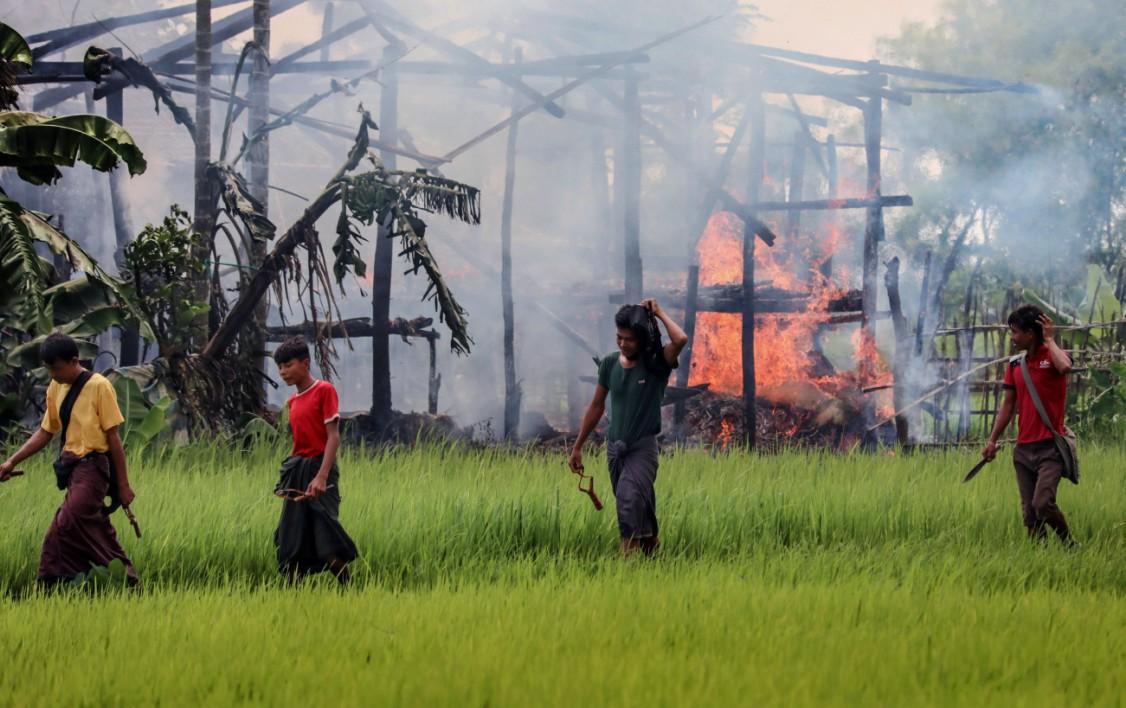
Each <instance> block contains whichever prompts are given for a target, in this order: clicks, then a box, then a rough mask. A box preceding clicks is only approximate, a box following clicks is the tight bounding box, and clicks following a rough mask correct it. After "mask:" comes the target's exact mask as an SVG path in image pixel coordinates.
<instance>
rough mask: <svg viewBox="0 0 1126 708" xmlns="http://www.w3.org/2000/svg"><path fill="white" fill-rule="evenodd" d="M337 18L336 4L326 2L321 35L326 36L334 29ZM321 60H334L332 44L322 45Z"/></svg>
mask: <svg viewBox="0 0 1126 708" xmlns="http://www.w3.org/2000/svg"><path fill="white" fill-rule="evenodd" d="M335 20H336V4H335V3H333V2H331V0H330V2H326V3H325V10H324V15H323V16H322V17H321V37H324V36H325V35H327V34H328V33H329V32H331V31H332V29H333V26H334V24H335ZM320 58H321V61H332V44H331V43H330V44H326V45H324V46H323V47H321V57H320Z"/></svg>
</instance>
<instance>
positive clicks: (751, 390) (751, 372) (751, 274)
mask: <svg viewBox="0 0 1126 708" xmlns="http://www.w3.org/2000/svg"><path fill="white" fill-rule="evenodd" d="M747 110H748V111H749V112H750V116H751V164H750V172H751V174H750V184H749V185H747V201H748V202H750V203H754V202H757V201H759V193H760V191H761V187H762V181H763V177H764V168H765V166H766V165H765V161H766V116H765V114H764V108H763V101H762V94H761V93H755V94H754V95H753V96H751V99H750V101H749V102H748V104H747ZM756 240H757V239H756V238H755V232H754V228H753V227H752V226H751V225H750V224H749V223H746V222H744V225H743V322H742V334H743V444H744V445H746V446H747V448H748V449H754V447H755V443H756V440H755V437H756V436H755V428H756V426H757V423H758V420H757V418H758V416H757V412H756V409H755V398H756V390H755V241H756Z"/></svg>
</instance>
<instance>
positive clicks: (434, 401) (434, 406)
mask: <svg viewBox="0 0 1126 708" xmlns="http://www.w3.org/2000/svg"><path fill="white" fill-rule="evenodd" d="M426 343H427V344H428V345H429V347H430V380H429V384H430V385H429V392H428V393H429V395H428V396H427V403H428V404H429V405H428V407H427V410H428V411H429V412H430V415H438V389H440V388H442V375H441V374H439V373H438V339H437V338H436V337H428V338H427V341H426Z"/></svg>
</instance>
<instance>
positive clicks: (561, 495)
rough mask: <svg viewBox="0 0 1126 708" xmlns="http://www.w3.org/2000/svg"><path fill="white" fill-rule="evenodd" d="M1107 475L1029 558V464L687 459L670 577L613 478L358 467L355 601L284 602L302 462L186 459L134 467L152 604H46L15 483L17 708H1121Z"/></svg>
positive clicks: (324, 583)
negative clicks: (1020, 487) (286, 498)
mask: <svg viewBox="0 0 1126 708" xmlns="http://www.w3.org/2000/svg"><path fill="white" fill-rule="evenodd" d="M1084 455H1085V456H1084V481H1083V484H1082V485H1081V486H1079V487H1073V486H1071V485H1069V484H1064V485H1063V486H1062V487H1061V489H1060V495H1059V501H1060V504H1061V506H1062V507H1063V509H1064V511H1065V512H1066V513H1067V514H1068V518H1069V521H1070V522H1071V524H1072V527H1073V529H1074V531H1075V533H1076V535H1077V536H1078V537H1079V538H1080V539H1081V540H1082V541H1083V547H1082V548H1081V549H1079V550H1077V551H1068V550H1065V549H1063V548H1062V547H1060V546H1059V544H1056V543H1054V542H1053V543H1048V544H1031V543H1029V542H1028V541H1027V540H1026V539H1025V538H1024V535H1023V529H1022V527H1021V525H1020V514H1019V505H1018V499H1017V491H1016V484H1015V481H1014V479H1013V472H1012V468H1011V464H1010V462H1009V460H1008V459H1007V457H1005V456H1002V458H1001V459H998V460H997V461H996V462H995V463H993V464H992V465H990V466H989V467H987V468H986V469H985V470H984V471H983V472H982V474H981V475H980V476H979V477H978V478H977V479H976V480H974V482H972V483H971V484H968V485H963V484H961V483H960V480H961V478H962V476H963V475H964V473H965V471H966V469H968V467H969V466H970V465H971V464H972V463H973V461H974V459H973V456H972V454H969V453H967V454H936V455H929V456H923V455H919V456H885V455H879V456H866V455H854V456H838V455H832V454H822V453H815V452H790V453H784V454H777V455H769V456H750V455H744V454H731V455H726V454H723V455H718V456H712V455H709V454H707V453H704V452H699V451H690V452H680V453H676V454H672V455H669V456H666V457H665V458H664V460H663V462H662V467H661V470H660V473H659V476H658V485H657V486H658V513H659V516H660V519H661V523H662V532H661V536H662V540H663V546H662V550H661V554H660V557H659V558H656V559H652V560H646V559H634V560H630V561H628V562H623V561H621V560H620V559H618V558H617V556H616V540H617V539H616V536H617V531H616V525H615V522H614V514H613V497H612V495H611V493H610V489H609V483H608V481H607V479H606V475H605V474H602V475H600V476H599V477H598V482H597V484H598V491H599V493H600V494H601V495H602V496H603V498H604V500H605V501H607V503H608V504H607V509H606V510H605V511H603V512H600V513H599V512H595V511H594V509H593V507H592V506H591V505H590V502H589V501H588V500H587V498H586V497H585V496H584V495H582V494H580V493H579V492H578V491H576V490H575V489H574V482H575V478H574V476H573V475H571V474H569V473H568V472H567V470H566V468H565V461H564V459H563V458H556V457H550V458H548V457H544V456H542V455H540V454H538V453H535V452H532V451H517V452H502V451H467V450H461V449H457V448H443V447H422V448H418V449H415V450H409V451H408V450H402V451H394V452H389V453H386V454H383V455H380V456H376V457H369V456H366V455H363V454H360V453H349V454H346V455H345V456H344V459H343V460H342V475H341V489H342V493H343V497H344V500H343V505H342V513H341V517H342V521H343V523H344V525H345V527H346V528H347V529H348V530H349V532H350V533H351V534H352V535H353V537H354V538H355V540H356V542H357V545H358V546H359V547H360V550H361V553H362V556H363V557H362V559H361V560H360V561H359V562H357V564H356V565H355V568H354V569H355V580H356V583H355V587H354V588H353V589H351V590H349V591H347V592H343V593H341V592H338V591H337V590H336V589H335V588H334V587H333V584H332V583H331V582H329V579H328V578H320V579H317V580H314V581H313V582H310V583H307V584H306V585H305V586H303V587H301V588H297V589H292V588H286V587H283V586H282V585H281V584H280V583H279V582H278V580H277V575H276V569H275V567H274V559H273V545H272V532H273V527H274V524H275V523H276V519H277V514H278V511H279V507H278V504H279V502H278V501H276V500H275V499H274V498H273V497H272V496H271V495H270V491H271V489H272V486H273V481H274V475H275V469H276V467H277V463H278V461H279V458H280V456H281V454H280V453H279V452H278V451H276V450H272V449H270V448H267V447H262V446H259V447H255V448H253V449H250V450H247V451H244V452H240V453H232V452H229V451H225V450H221V449H215V448H208V447H201V446H189V447H182V448H169V449H166V450H163V451H161V452H159V453H154V454H152V455H149V456H147V457H141V458H139V459H135V460H133V466H132V468H131V470H132V476H133V479H134V486H135V488H136V490H137V492H138V500H137V502H136V503H135V505H134V507H135V509H136V511H137V513H138V515H139V516H140V519H141V523H142V525H143V527H144V530H145V537H144V539H142V540H140V541H138V540H136V539H135V538H133V536H132V533H131V531H130V530H129V529H128V527H127V526H125V525H124V524H123V523H119V535H120V536H121V538H122V539H123V541H124V544H125V546H126V549H127V550H128V551H129V552H130V554H131V556H132V557H133V559H134V561H135V562H136V563H137V566H138V568H139V570H140V572H141V575H142V578H143V579H144V581H145V583H146V592H145V593H144V594H140V595H135V594H119V593H110V594H109V595H100V596H90V595H86V594H75V593H61V594H57V595H52V596H43V595H40V594H38V593H37V592H36V591H35V590H34V589H33V581H34V575H35V568H36V564H37V561H38V552H39V543H40V541H41V538H42V534H43V532H44V531H45V530H46V527H47V525H48V524H49V523H50V520H51V515H52V513H53V511H54V508H55V506H56V505H57V503H58V501H59V499H60V495H61V493H60V492H58V491H57V490H55V489H54V486H53V480H52V479H51V476H50V472H49V469H48V467H47V465H46V462H45V461H40V462H39V463H38V464H37V465H31V466H29V467H28V468H27V469H28V472H29V475H28V477H26V478H21V479H18V480H15V481H13V482H11V483H7V484H4V485H3V486H0V539H3V547H2V548H0V696H4V697H5V699H4V700H7V701H8V702H10V703H12V704H13V705H33V704H40V705H58V704H64V703H81V704H97V705H103V704H115V703H142V704H153V703H158V702H159V703H165V704H185V703H193V704H194V703H200V702H204V701H207V702H211V703H218V704H226V703H230V702H250V703H257V704H269V705H277V704H294V703H308V702H311V701H315V702H317V703H318V704H321V703H323V704H326V705H328V704H334V703H344V704H364V705H369V704H396V705H404V704H405V705H420V704H440V705H466V704H478V705H485V704H489V705H529V704H537V705H541V704H542V705H575V704H583V703H599V704H609V703H615V704H622V705H647V706H652V705H685V704H761V703H763V702H766V703H783V702H784V703H793V704H835V705H845V704H848V705H856V704H888V705H905V704H914V705H919V704H927V705H945V704H962V705H1013V704H1022V703H1023V704H1037V705H1040V704H1047V703H1056V704H1061V703H1062V704H1066V703H1072V704H1076V705H1079V704H1082V705H1091V704H1105V705H1116V704H1117V705H1120V704H1121V702H1122V699H1121V696H1122V695H1126V685H1124V683H1126V681H1124V679H1123V676H1124V674H1123V672H1122V671H1121V668H1120V667H1121V666H1123V665H1126V631H1123V628H1124V627H1126V597H1124V591H1126V563H1124V562H1123V558H1126V450H1124V449H1122V448H1119V447H1101V448H1094V449H1087V450H1085V451H1084ZM602 464H603V460H601V459H599V458H597V457H593V458H592V459H590V460H588V463H587V467H588V469H591V470H594V469H600V468H601V465H602ZM117 521H119V522H120V521H121V520H120V519H118V520H117ZM107 677H108V678H107ZM0 702H3V700H0Z"/></svg>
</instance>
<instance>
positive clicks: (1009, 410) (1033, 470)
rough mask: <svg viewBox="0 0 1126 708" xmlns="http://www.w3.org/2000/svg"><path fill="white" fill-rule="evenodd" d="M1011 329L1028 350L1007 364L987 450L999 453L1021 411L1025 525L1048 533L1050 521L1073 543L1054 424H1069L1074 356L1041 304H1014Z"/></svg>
mask: <svg viewBox="0 0 1126 708" xmlns="http://www.w3.org/2000/svg"><path fill="white" fill-rule="evenodd" d="M1009 332H1010V335H1011V336H1012V340H1013V345H1014V346H1015V347H1016V348H1017V349H1020V350H1023V351H1024V354H1022V355H1020V356H1015V357H1013V358H1012V359H1011V360H1010V361H1009V365H1008V367H1007V368H1006V369H1005V381H1004V388H1005V400H1004V401H1003V402H1002V403H1001V409H1000V410H999V411H998V412H997V422H996V423H994V425H993V433H992V434H991V435H990V436H989V442H988V443H986V445H985V449H984V450H983V451H982V456H983V457H985V458H986V459H988V460H992V459H993V458H994V457H996V456H997V439H998V438H1000V437H1001V434H1002V433H1004V432H1005V428H1007V427H1008V425H1009V421H1010V420H1012V418H1013V412H1014V411H1015V412H1017V413H1019V416H1020V417H1019V419H1018V421H1017V445H1016V448H1015V449H1014V450H1013V464H1014V465H1015V466H1016V473H1017V486H1018V487H1019V488H1020V506H1021V512H1022V514H1023V516H1024V526H1025V528H1027V529H1028V535H1029V537H1030V538H1033V539H1041V538H1044V537H1045V536H1046V535H1047V532H1046V530H1045V526H1050V527H1052V530H1054V531H1055V532H1056V534H1057V535H1058V536H1059V537H1060V539H1061V540H1063V541H1064V542H1065V543H1072V542H1073V541H1072V539H1071V535H1070V532H1069V531H1068V528H1067V521H1066V520H1065V519H1064V516H1063V512H1062V511H1060V508H1059V507H1058V506H1056V488H1057V487H1059V483H1060V478H1061V477H1062V476H1063V473H1064V462H1063V457H1062V456H1061V455H1060V451H1059V450H1058V449H1057V448H1056V443H1055V440H1054V439H1053V436H1052V429H1054V430H1055V431H1056V432H1058V433H1062V432H1063V429H1064V428H1063V413H1064V406H1065V404H1066V402H1067V374H1068V372H1069V371H1071V358H1070V357H1069V356H1068V355H1067V352H1065V351H1064V350H1063V349H1061V348H1060V346H1059V345H1058V344H1056V342H1055V339H1054V337H1053V335H1054V328H1053V325H1052V320H1051V318H1049V317H1048V316H1047V315H1045V314H1044V313H1043V312H1042V311H1041V310H1040V308H1038V307H1035V306H1033V305H1024V306H1022V307H1018V308H1017V309H1016V310H1014V311H1013V313H1012V314H1011V315H1009ZM1022 357H1023V358H1026V359H1027V361H1028V372H1029V374H1031V376H1032V382H1033V384H1034V385H1035V386H1036V390H1037V392H1038V393H1039V394H1040V400H1041V401H1042V402H1043V403H1044V410H1045V411H1047V413H1048V419H1049V421H1050V422H1051V424H1052V426H1051V427H1052V429H1049V428H1048V427H1046V426H1045V425H1044V422H1043V421H1042V420H1041V419H1040V414H1039V413H1038V412H1037V411H1036V404H1035V403H1033V402H1032V396H1030V395H1029V393H1028V386H1027V385H1026V384H1025V380H1024V374H1023V373H1022V372H1021V363H1020V361H1021V358H1022Z"/></svg>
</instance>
